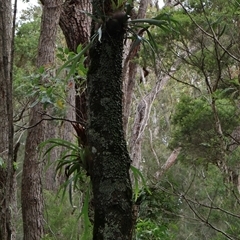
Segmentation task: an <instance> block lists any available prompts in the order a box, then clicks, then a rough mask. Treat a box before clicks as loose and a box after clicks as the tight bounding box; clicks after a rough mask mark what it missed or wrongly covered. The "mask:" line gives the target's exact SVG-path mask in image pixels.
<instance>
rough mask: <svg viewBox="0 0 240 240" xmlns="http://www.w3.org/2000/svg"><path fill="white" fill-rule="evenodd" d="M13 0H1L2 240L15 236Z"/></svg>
mask: <svg viewBox="0 0 240 240" xmlns="http://www.w3.org/2000/svg"><path fill="white" fill-rule="evenodd" d="M11 35H12V9H11V1H9V0H2V1H1V2H0V36H1V37H0V86H1V87H0V96H1V97H0V129H1V130H0V132H1V133H0V239H1V240H10V239H11V240H12V239H13V240H14V239H16V232H15V226H14V224H13V220H14V219H13V214H14V210H15V202H16V198H15V191H16V186H15V180H14V179H15V170H14V156H13V155H14V154H13V108H12V107H13V106H12V78H11V49H12V47H11V42H12V36H11Z"/></svg>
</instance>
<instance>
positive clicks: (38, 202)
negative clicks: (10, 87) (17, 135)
mask: <svg viewBox="0 0 240 240" xmlns="http://www.w3.org/2000/svg"><path fill="white" fill-rule="evenodd" d="M60 10H61V2H60V1H58V0H45V1H44V6H43V15H42V25H41V35H40V40H39V47H38V58H37V67H40V66H48V67H49V66H51V65H52V64H53V63H54V57H55V54H54V51H55V39H56V35H57V25H58V23H59V17H60ZM43 81H44V80H42V83H43ZM43 112H44V109H43V106H42V104H40V103H38V104H36V105H35V106H34V107H32V108H31V109H30V122H29V126H30V128H29V129H28V132H27V139H26V147H25V159H24V164H23V173H22V174H23V177H22V192H21V198H22V215H23V230H24V240H33V239H34V240H38V239H41V238H42V237H43V235H44V227H43V226H44V222H43V196H42V183H41V177H42V162H41V160H40V159H39V153H38V145H39V144H40V143H41V142H42V141H43V140H44V130H45V124H44V122H42V114H43Z"/></svg>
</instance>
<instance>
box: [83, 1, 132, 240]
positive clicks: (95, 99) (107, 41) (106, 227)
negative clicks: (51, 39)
mask: <svg viewBox="0 0 240 240" xmlns="http://www.w3.org/2000/svg"><path fill="white" fill-rule="evenodd" d="M96 2H98V3H99V1H97V0H95V1H93V4H94V3H96ZM106 2H107V1H105V3H106ZM110 2H111V1H110ZM95 6H97V4H96V5H95ZM105 14H107V13H105ZM106 19H107V18H106ZM102 30H103V31H102V36H101V41H99V40H98V39H96V40H95V42H94V44H93V46H92V48H91V50H90V67H89V71H88V76H87V91H88V95H87V96H88V99H87V103H88V127H87V134H88V142H89V145H90V147H91V148H92V149H94V151H93V167H92V175H91V179H92V185H93V195H94V211H95V217H94V231H93V239H97V240H99V239H104V240H106V239H124V240H126V239H131V231H132V188H131V181H130V177H129V168H130V162H131V161H130V157H129V154H128V151H127V147H126V142H125V139H124V133H123V126H122V80H121V75H122V53H123V40H124V34H125V30H124V27H123V26H121V29H116V31H117V32H112V31H111V32H108V29H107V27H106V24H103V25H102Z"/></svg>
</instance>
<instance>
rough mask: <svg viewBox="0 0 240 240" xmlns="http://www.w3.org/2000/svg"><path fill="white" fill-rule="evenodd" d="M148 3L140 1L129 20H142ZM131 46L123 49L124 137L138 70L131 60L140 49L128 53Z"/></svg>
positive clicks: (144, 0) (146, 0)
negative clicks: (135, 12)
mask: <svg viewBox="0 0 240 240" xmlns="http://www.w3.org/2000/svg"><path fill="white" fill-rule="evenodd" d="M149 3H150V0H141V1H140V4H139V10H138V13H137V14H136V16H132V17H131V18H137V19H138V18H139V19H140V18H144V17H145V15H146V12H147V7H148V4H149ZM132 44H133V43H131V44H130V45H129V44H128V45H127V49H125V51H127V52H128V54H127V55H126V56H125V58H124V62H123V93H124V98H123V129H124V131H125V134H126V135H127V132H128V119H129V116H130V112H131V104H132V96H133V90H134V87H135V84H136V74H137V68H138V64H137V63H136V62H134V61H133V59H134V58H135V57H136V55H137V53H138V52H139V49H140V47H136V48H135V49H134V50H133V51H131V52H130V51H129V50H130V49H131V47H132V46H131V45H132ZM125 48H126V47H125Z"/></svg>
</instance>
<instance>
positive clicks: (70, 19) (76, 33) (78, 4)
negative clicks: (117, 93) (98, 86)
mask: <svg viewBox="0 0 240 240" xmlns="http://www.w3.org/2000/svg"><path fill="white" fill-rule="evenodd" d="M84 12H87V13H90V12H91V3H90V1H89V0H82V1H81V0H75V1H72V0H67V1H65V2H64V5H63V9H62V12H61V17H60V22H59V25H60V27H61V29H62V31H63V34H64V36H65V39H66V42H67V46H68V48H69V50H70V51H73V52H76V51H77V47H78V45H79V44H82V45H83V46H84V45H86V44H87V43H88V42H89V39H90V26H91V19H90V17H89V16H88V15H87V14H86V13H84ZM75 85H76V86H75V89H76V93H75V107H76V108H75V115H76V120H77V121H78V122H79V123H81V124H82V125H85V124H86V120H87V108H86V91H85V90H83V89H84V86H85V84H84V85H83V81H82V79H78V81H77V82H75ZM80 86H81V88H82V90H80V91H79V89H80Z"/></svg>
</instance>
